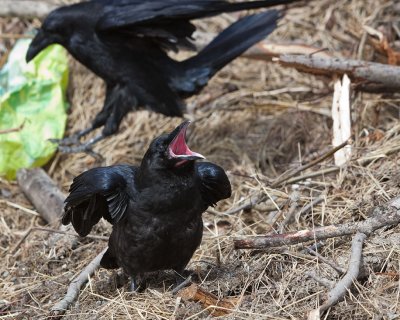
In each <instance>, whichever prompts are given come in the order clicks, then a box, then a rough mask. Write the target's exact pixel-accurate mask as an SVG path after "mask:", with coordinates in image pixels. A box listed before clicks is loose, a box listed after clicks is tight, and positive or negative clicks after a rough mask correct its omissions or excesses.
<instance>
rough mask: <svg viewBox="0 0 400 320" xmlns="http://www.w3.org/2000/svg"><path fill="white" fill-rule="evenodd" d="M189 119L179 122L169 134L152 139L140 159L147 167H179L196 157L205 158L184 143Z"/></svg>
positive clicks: (185, 165) (196, 158) (186, 164)
mask: <svg viewBox="0 0 400 320" xmlns="http://www.w3.org/2000/svg"><path fill="white" fill-rule="evenodd" d="M189 124H190V121H185V122H183V123H181V124H180V125H179V126H178V127H176V128H175V130H174V131H172V132H171V133H169V134H163V135H161V136H159V137H157V138H156V139H154V140H153V141H152V142H151V144H150V147H149V149H148V150H147V152H146V154H145V156H144V157H143V160H142V165H145V166H146V167H147V168H149V169H174V168H176V169H180V168H184V167H187V166H188V165H189V164H191V163H193V162H194V161H195V160H198V159H205V158H204V156H202V155H201V154H200V153H197V152H193V151H192V150H190V149H189V147H188V146H187V144H186V137H185V136H186V129H187V127H188V126H189Z"/></svg>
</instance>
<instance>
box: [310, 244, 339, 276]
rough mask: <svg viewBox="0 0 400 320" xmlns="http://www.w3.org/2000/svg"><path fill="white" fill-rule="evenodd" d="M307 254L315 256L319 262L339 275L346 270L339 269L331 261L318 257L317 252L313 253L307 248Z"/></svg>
mask: <svg viewBox="0 0 400 320" xmlns="http://www.w3.org/2000/svg"><path fill="white" fill-rule="evenodd" d="M307 251H308V253H310V254H312V255H313V256H316V257H317V258H318V259H319V260H320V261H322V262H324V263H325V264H327V265H328V266H330V267H331V268H332V269H333V270H335V271H336V272H337V273H338V274H339V275H342V274H344V273H345V271H346V270H344V269H343V268H341V267H340V266H338V265H336V264H335V263H334V262H333V261H330V260H329V259H327V258H325V257H324V256H322V255H320V254H319V253H318V252H317V251H314V250H313V249H311V248H307Z"/></svg>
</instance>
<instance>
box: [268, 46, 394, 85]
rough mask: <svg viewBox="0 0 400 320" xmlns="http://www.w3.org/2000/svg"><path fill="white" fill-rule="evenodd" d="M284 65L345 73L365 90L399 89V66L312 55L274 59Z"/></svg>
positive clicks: (310, 70) (321, 73)
mask: <svg viewBox="0 0 400 320" xmlns="http://www.w3.org/2000/svg"><path fill="white" fill-rule="evenodd" d="M275 61H277V62H279V63H280V64H281V65H282V66H284V67H291V68H295V69H297V70H299V71H302V72H307V73H312V74H317V75H325V76H329V77H331V76H332V75H335V74H336V75H340V76H342V75H344V74H347V75H348V76H349V78H350V79H351V80H352V82H356V83H358V89H360V90H365V91H372V92H375V91H379V90H385V91H388V90H391V91H393V90H399V89H400V67H397V66H392V65H386V64H381V63H375V62H368V61H362V60H351V59H346V60H344V59H339V58H321V57H317V56H313V55H286V54H285V55H281V56H280V57H279V58H277V59H275Z"/></svg>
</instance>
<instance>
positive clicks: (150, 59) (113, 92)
mask: <svg viewBox="0 0 400 320" xmlns="http://www.w3.org/2000/svg"><path fill="white" fill-rule="evenodd" d="M294 1H296V0H261V1H249V2H242V3H229V2H227V1H224V0H151V1H150V0H149V1H145V0H92V1H88V2H81V3H77V4H73V5H69V6H65V7H61V8H58V9H56V10H54V11H53V12H51V13H50V14H49V15H48V16H47V18H46V19H45V20H44V22H43V24H42V26H41V28H40V29H39V31H38V33H37V35H36V36H35V38H34V39H33V41H32V43H31V45H30V47H29V50H28V53H27V56H26V60H27V61H30V60H32V59H33V58H34V57H35V56H36V55H37V54H38V53H39V52H40V51H41V50H43V49H44V48H46V47H47V46H48V45H50V44H53V43H58V44H61V45H62V46H64V47H65V48H66V49H67V50H68V51H69V52H70V53H71V54H72V56H74V57H75V59H77V60H78V61H80V62H81V63H82V64H83V65H85V66H86V67H88V68H89V69H90V70H91V71H93V72H94V73H95V74H97V75H98V76H99V77H101V78H102V79H103V80H104V81H105V82H106V98H105V102H104V106H103V109H102V110H101V112H100V113H98V114H97V116H96V117H95V119H94V121H93V123H92V126H91V127H90V128H88V129H86V130H83V131H81V132H78V133H76V134H75V135H73V136H71V137H70V138H66V139H64V140H61V141H60V144H61V148H60V149H61V150H62V151H64V152H77V151H85V150H89V149H90V148H88V147H89V146H91V145H93V144H94V143H96V142H97V141H99V140H101V139H103V138H104V137H106V136H109V135H111V134H114V133H116V132H117V131H118V128H119V125H120V123H121V120H122V119H123V117H124V116H125V115H126V114H127V113H128V112H129V111H132V110H136V109H138V108H139V107H147V108H149V109H150V110H153V111H155V112H159V113H162V114H164V115H167V116H171V117H174V116H177V117H181V116H182V115H183V112H184V109H185V108H184V104H183V101H182V99H183V98H186V97H189V96H191V95H194V94H196V93H198V92H199V91H200V90H201V89H202V88H203V87H204V86H205V85H206V84H207V82H208V81H209V80H210V79H211V77H212V76H213V75H214V74H215V73H216V72H217V71H218V70H220V69H221V68H222V67H224V66H225V65H226V64H228V63H229V62H230V61H232V60H233V59H235V58H236V57H237V56H239V55H240V54H242V53H243V52H244V51H245V50H247V49H248V48H249V47H251V46H252V45H253V44H255V43H257V42H259V41H260V40H262V39H263V38H265V37H266V36H267V35H268V34H270V33H271V32H272V31H273V30H274V29H275V28H276V24H277V20H278V19H279V17H280V12H279V11H276V10H271V11H266V12H263V13H260V14H255V15H250V16H247V17H245V18H243V19H240V20H239V21H237V22H236V23H233V24H232V25H231V26H230V27H228V28H227V29H226V30H224V31H223V32H222V33H221V34H219V35H218V36H217V37H216V38H215V39H214V40H213V41H212V42H211V43H210V44H209V45H208V46H206V47H205V48H204V49H203V50H202V51H200V52H199V53H198V54H197V55H195V56H194V57H192V58H189V59H187V60H184V61H182V62H179V61H176V60H174V59H172V58H170V57H169V56H168V55H167V53H166V51H168V50H174V51H178V50H179V48H180V47H191V46H193V45H192V43H191V42H190V39H192V38H191V36H192V34H193V32H194V31H195V30H196V27H195V26H194V25H193V24H192V23H191V22H190V20H192V19H199V18H203V17H209V16H212V15H216V14H219V13H221V12H232V11H238V10H244V9H252V8H261V7H270V6H274V5H278V4H287V3H291V2H294ZM100 127H103V130H102V133H101V134H100V135H98V136H96V137H95V138H94V139H92V140H90V141H87V142H86V143H84V144H81V145H79V140H80V138H81V137H83V136H85V135H86V134H87V133H89V132H91V131H92V130H94V129H96V128H100ZM70 144H75V145H76V146H75V147H73V148H70V147H68V145H70ZM62 145H64V147H62Z"/></svg>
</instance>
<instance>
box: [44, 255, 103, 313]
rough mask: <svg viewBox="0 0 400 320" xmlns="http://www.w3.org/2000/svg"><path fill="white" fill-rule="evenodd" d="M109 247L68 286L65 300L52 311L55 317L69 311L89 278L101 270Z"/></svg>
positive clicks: (58, 303)
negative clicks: (102, 260) (101, 264)
mask: <svg viewBox="0 0 400 320" xmlns="http://www.w3.org/2000/svg"><path fill="white" fill-rule="evenodd" d="M107 249H108V247H107V248H105V249H103V251H101V252H100V253H99V254H98V255H97V256H96V257H95V258H94V259H93V260H92V261H91V262H90V263H89V264H88V265H87V266H86V268H85V269H83V271H82V272H81V273H80V274H79V275H78V276H77V277H76V278H75V279H74V280H72V281H71V283H70V284H69V286H68V290H67V294H66V295H65V297H64V299H62V300H61V301H59V302H57V303H56V304H55V305H54V306H53V308H51V311H52V313H53V315H54V316H60V315H62V314H64V313H65V311H67V309H68V307H69V306H70V305H71V304H72V303H73V302H74V301H75V300H76V298H77V297H78V296H79V292H80V290H81V287H82V286H83V284H84V283H85V282H86V281H88V279H89V277H90V276H91V275H93V273H94V272H95V271H96V270H97V269H98V268H99V266H100V261H101V258H102V257H103V255H104V253H105V252H106V251H107Z"/></svg>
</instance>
